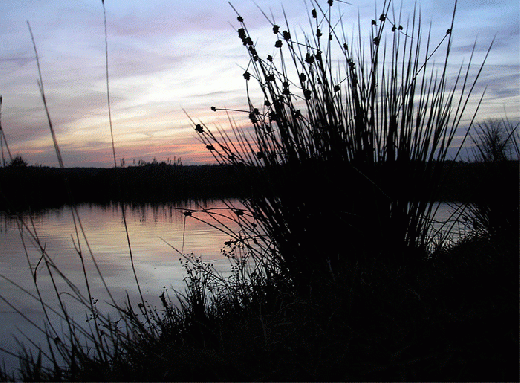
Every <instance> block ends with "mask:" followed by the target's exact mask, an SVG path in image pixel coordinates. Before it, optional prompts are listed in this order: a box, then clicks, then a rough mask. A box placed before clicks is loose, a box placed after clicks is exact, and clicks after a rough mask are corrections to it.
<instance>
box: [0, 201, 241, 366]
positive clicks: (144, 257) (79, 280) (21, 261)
mask: <svg viewBox="0 0 520 383" xmlns="http://www.w3.org/2000/svg"><path fill="white" fill-rule="evenodd" d="M224 207H225V205H224V204H223V203H222V202H217V201H214V202H206V203H200V204H199V203H196V202H194V201H192V202H188V203H184V204H182V205H179V206H175V205H168V206H166V205H162V206H150V205H148V206H133V207H131V206H127V207H126V210H125V211H126V219H127V225H128V233H129V237H130V243H131V248H132V254H133V259H134V265H135V269H136V274H137V277H138V279H139V284H140V286H141V289H142V292H143V296H144V299H145V300H146V301H147V302H148V303H150V304H152V305H155V306H157V307H160V301H159V294H160V293H161V292H162V291H164V290H166V291H167V293H169V295H170V297H171V298H173V296H174V291H173V290H177V291H182V290H183V288H184V282H183V278H184V276H185V272H184V269H183V268H182V266H181V263H180V261H179V257H180V255H179V253H177V252H176V251H175V250H174V249H172V247H171V246H173V247H175V248H176V249H178V250H182V248H183V243H184V253H193V254H194V255H196V256H201V257H202V259H204V260H208V261H212V262H213V263H214V264H215V267H216V268H217V269H218V270H224V271H225V270H226V269H227V267H226V266H227V265H228V261H227V260H226V259H225V257H223V256H222V255H221V253H220V249H221V248H222V246H223V245H224V242H225V241H226V240H228V239H229V237H228V236H227V235H225V234H224V233H222V232H220V231H218V230H217V229H215V228H212V227H210V226H208V225H207V224H204V223H203V222H201V221H200V220H197V219H196V218H200V219H202V220H207V219H209V217H208V215H207V214H205V213H203V212H202V211H200V210H201V209H205V208H209V209H211V210H210V211H212V212H213V213H218V214H222V215H225V214H227V213H226V211H225V210H221V208H224ZM184 208H187V209H192V210H194V211H193V213H192V216H188V217H185V215H184V214H183V212H184V211H185V210H183V209H184ZM78 212H79V216H80V218H81V224H82V226H83V229H84V232H85V233H86V237H87V240H88V243H89V245H90V248H91V249H92V253H93V255H94V257H95V260H96V262H97V264H98V266H99V268H100V270H101V272H102V274H103V278H104V280H105V282H106V284H107V285H108V286H109V288H110V290H111V292H112V294H113V295H114V297H115V299H116V301H117V302H118V303H119V304H122V303H123V301H124V299H125V297H126V293H128V296H129V297H130V299H131V300H132V301H133V302H134V303H137V302H138V295H137V285H136V281H135V278H134V275H133V272H132V267H131V262H130V253H129V249H128V242H127V238H126V232H125V229H124V225H123V221H122V214H121V207H120V206H118V205H111V206H106V207H101V206H89V205H81V206H79V207H78ZM0 214H1V213H0ZM229 214H232V213H229ZM30 218H32V219H30ZM220 219H221V220H222V222H223V223H225V224H226V225H229V224H230V222H231V221H230V220H229V218H227V219H226V218H225V217H224V218H223V217H221V216H220ZM24 220H25V223H26V224H27V225H28V227H29V228H31V230H33V231H35V232H36V233H37V234H38V237H39V238H40V241H41V242H40V243H41V245H42V246H43V247H45V249H46V251H47V253H48V254H49V255H50V257H51V258H52V260H53V261H54V262H55V264H56V265H57V267H58V268H59V270H60V271H62V272H63V273H64V274H65V275H66V276H67V278H69V279H70V280H71V281H72V282H73V283H74V284H75V285H76V286H78V287H79V288H80V289H81V291H82V292H83V293H84V294H86V288H85V278H84V274H83V272H82V267H81V260H80V257H79V255H78V252H77V251H76V250H75V244H76V246H78V247H79V248H81V250H82V252H83V255H84V260H85V268H86V272H87V275H88V279H89V283H90V287H91V292H92V295H93V296H94V297H95V298H98V299H99V303H98V305H99V307H100V308H103V309H104V310H108V311H113V310H112V309H110V308H109V306H107V304H106V303H104V302H108V300H109V297H108V295H107V293H106V291H105V290H104V287H103V283H102V280H101V278H100V277H99V276H98V274H97V272H96V269H95V266H94V264H93V262H92V260H91V256H90V254H89V251H88V248H87V245H86V242H85V239H84V238H82V236H81V234H80V235H79V238H80V240H79V242H78V240H77V238H78V237H77V234H76V231H75V228H74V223H73V217H72V213H71V210H70V208H63V209H56V210H48V211H46V212H43V213H41V214H38V215H34V216H32V217H29V216H26V217H25V219H24ZM0 221H1V226H0V274H2V275H4V276H5V277H7V278H9V279H11V280H13V281H15V282H16V283H17V284H19V285H20V286H21V287H23V288H25V289H27V290H29V291H30V292H32V293H34V292H35V288H34V285H33V279H32V277H33V275H32V274H31V272H30V271H29V267H28V263H27V259H29V261H30V263H31V265H32V267H33V268H34V266H35V265H36V264H37V263H38V261H39V259H40V257H41V253H40V252H39V250H38V248H37V247H36V246H35V244H34V241H33V240H31V239H30V236H29V235H27V233H26V231H27V230H26V229H24V232H25V234H24V236H23V237H24V240H25V243H26V245H27V256H26V253H25V251H24V246H23V242H22V239H21V236H20V232H19V230H18V225H17V221H16V219H10V218H7V217H5V215H0ZM166 242H167V243H166ZM78 243H79V245H78ZM170 245H171V246H170ZM37 279H38V282H39V284H40V286H41V287H42V294H43V295H44V297H45V300H46V301H47V302H48V303H49V304H51V305H53V306H54V307H57V305H58V301H57V299H56V296H55V294H54V293H53V291H52V285H51V279H50V277H49V274H48V272H47V271H46V270H45V268H44V265H43V264H40V266H39V267H38V271H37ZM57 285H58V289H59V290H60V291H62V292H63V291H69V292H70V289H69V288H68V287H67V286H66V283H65V282H64V281H63V280H61V279H59V278H58V279H57ZM0 294H1V295H2V296H3V297H5V298H6V299H8V300H9V301H10V302H11V303H12V304H13V305H14V306H15V307H16V308H18V309H19V310H21V311H22V312H23V313H24V314H25V315H27V316H28V317H29V318H31V319H32V320H35V321H38V322H41V320H42V319H43V311H42V309H41V307H40V306H39V303H38V302H37V301H35V300H34V299H32V298H30V297H29V296H27V295H26V294H24V293H23V292H21V291H20V290H19V289H18V288H17V287H15V286H13V285H12V284H10V283H9V282H7V281H5V280H3V279H0ZM62 297H65V301H66V303H67V307H68V309H69V310H70V311H71V313H72V314H74V315H76V317H78V318H81V320H80V322H81V323H84V319H85V308H84V307H83V306H81V305H80V304H78V303H77V302H74V300H72V299H67V297H68V296H66V294H64V295H62ZM0 326H1V327H0V336H1V337H2V338H3V339H6V340H5V341H4V342H3V346H4V347H8V348H12V347H13V346H14V345H15V343H14V341H12V339H11V334H12V333H14V332H16V331H17V328H20V329H22V330H23V331H24V332H27V333H30V334H31V335H32V337H36V338H35V339H38V337H37V333H35V331H34V329H31V328H30V326H29V325H28V324H27V323H26V322H25V321H24V320H21V321H20V317H19V316H18V314H16V313H15V310H14V309H13V308H11V307H9V306H8V305H7V304H6V303H5V302H0ZM7 339H9V340H7ZM8 364H9V363H8Z"/></svg>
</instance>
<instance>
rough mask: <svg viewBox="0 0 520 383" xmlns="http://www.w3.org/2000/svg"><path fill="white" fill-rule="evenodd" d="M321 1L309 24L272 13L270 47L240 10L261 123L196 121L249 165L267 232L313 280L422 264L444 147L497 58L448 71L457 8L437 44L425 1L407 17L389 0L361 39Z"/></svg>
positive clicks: (287, 268) (295, 269) (290, 275)
mask: <svg viewBox="0 0 520 383" xmlns="http://www.w3.org/2000/svg"><path fill="white" fill-rule="evenodd" d="M311 4H312V6H313V9H312V11H311V12H310V14H309V26H310V32H309V33H307V34H306V33H304V34H303V35H302V36H301V37H300V38H297V32H296V31H295V30H293V29H292V28H291V26H290V25H288V24H287V22H286V24H285V25H284V26H280V25H278V24H276V22H275V20H271V19H270V18H269V17H268V16H267V15H265V14H264V16H265V18H266V20H267V22H269V23H271V25H272V30H273V38H272V40H273V49H274V50H273V52H272V54H268V55H267V56H262V55H261V53H260V52H258V50H257V47H256V45H255V43H254V42H253V41H255V37H254V36H251V35H250V33H249V31H248V29H247V26H246V24H245V21H244V20H243V18H242V17H241V16H240V15H238V13H237V20H238V22H239V24H240V28H238V30H237V32H238V36H239V38H240V39H241V41H242V44H243V45H244V46H245V48H246V49H247V52H248V54H249V58H250V60H249V63H248V65H247V68H246V70H245V72H244V79H245V81H246V90H247V100H248V106H249V110H248V111H247V113H248V117H249V124H248V125H247V127H244V128H240V127H238V126H237V125H236V124H233V123H232V122H231V121H232V120H231V119H230V122H231V124H232V133H229V132H227V131H224V130H222V129H217V132H216V133H213V132H212V131H211V129H209V128H208V127H207V126H205V125H204V124H202V123H195V122H194V127H195V129H196V131H197V132H198V134H199V137H200V139H201V141H202V142H203V143H204V144H205V145H206V147H207V148H208V149H209V150H210V151H211V153H212V154H213V155H214V157H215V158H216V160H217V161H218V162H220V163H223V164H233V165H235V166H236V167H237V168H246V169H248V170H247V172H246V173H247V174H249V176H250V179H249V181H250V182H253V185H254V186H253V187H252V196H251V197H250V198H247V199H244V201H243V203H244V204H245V206H246V207H247V210H248V211H249V212H250V214H251V215H252V216H254V217H255V219H256V221H257V222H258V224H259V226H260V227H261V230H258V233H259V235H258V237H261V235H260V232H261V233H262V234H264V237H265V238H266V247H269V248H273V249H274V251H273V254H272V256H271V261H270V262H271V264H276V268H277V272H278V273H280V274H281V275H283V276H284V278H286V279H287V280H290V281H292V282H293V283H294V285H295V286H296V287H297V288H301V289H308V286H309V283H311V284H312V281H313V280H315V279H317V280H320V279H321V278H322V276H328V277H329V278H333V276H334V275H335V274H337V273H340V272H341V270H343V269H344V268H345V267H350V266H347V265H349V263H351V262H356V261H357V262H364V261H365V260H368V259H378V260H381V261H383V262H385V263H392V264H394V265H400V266H403V267H414V265H416V264H417V263H418V262H421V261H422V260H424V259H426V258H427V257H428V256H429V251H430V250H431V243H430V240H431V237H430V233H431V224H432V214H433V212H434V205H433V203H432V202H434V201H436V198H437V197H438V191H439V185H440V183H441V181H442V174H441V170H442V165H443V161H444V160H445V159H446V156H447V153H448V148H449V147H450V145H451V144H452V141H453V138H454V136H455V133H456V131H457V129H458V128H459V124H460V121H461V119H462V118H464V117H467V118H468V120H469V121H470V125H471V123H472V122H473V118H474V116H475V115H474V113H475V111H473V112H472V113H473V114H472V113H470V114H469V117H468V116H466V107H467V105H468V101H469V100H470V98H471V96H472V93H473V88H474V85H475V83H476V81H477V79H478V76H479V74H480V71H481V70H482V65H483V64H484V62H485V58H484V60H483V62H482V65H481V66H480V67H478V68H477V70H476V71H475V73H473V72H472V71H471V70H470V69H471V66H470V65H468V66H467V67H462V66H461V68H460V69H459V71H458V73H455V74H454V75H453V74H452V73H450V72H449V68H450V64H451V63H450V61H449V56H450V51H451V45H452V31H453V30H454V21H453V20H451V23H450V24H448V25H447V28H446V32H445V35H444V36H443V37H442V38H441V39H440V41H439V42H438V44H434V43H433V42H432V41H431V37H430V35H427V36H426V38H425V37H424V36H423V33H422V27H421V17H420V15H419V13H418V12H414V14H413V16H412V17H411V19H410V20H409V21H407V23H406V24H405V26H403V25H402V24H403V23H404V21H403V19H402V16H401V14H399V13H397V14H396V13H395V12H393V8H392V7H391V2H389V1H385V2H384V4H383V7H382V10H381V12H380V13H379V16H378V18H377V19H375V20H372V23H371V25H367V26H366V27H367V28H369V31H368V34H367V35H366V36H363V34H362V29H364V26H361V25H360V26H359V32H358V36H356V37H351V38H350V39H349V37H347V34H346V32H345V29H344V25H343V19H342V18H341V17H340V18H339V19H337V20H336V19H334V18H333V15H334V14H336V12H335V11H334V10H333V8H334V6H336V4H333V2H329V3H328V7H326V8H322V6H321V5H320V3H319V2H315V1H313V2H312V3H311ZM454 17H455V9H454V13H453V18H454ZM441 52H442V54H441ZM488 52H489V51H488ZM438 56H440V59H439V57H438ZM486 57H487V56H486ZM439 61H440V64H439ZM253 83H254V84H253ZM254 85H256V88H254ZM254 90H256V93H255V92H254ZM212 109H214V110H215V111H218V110H219V108H216V107H214V108H212ZM477 109H478V106H477ZM228 113H229V111H228ZM324 201H331V202H330V205H329V204H326V205H324ZM315 275H316V277H315Z"/></svg>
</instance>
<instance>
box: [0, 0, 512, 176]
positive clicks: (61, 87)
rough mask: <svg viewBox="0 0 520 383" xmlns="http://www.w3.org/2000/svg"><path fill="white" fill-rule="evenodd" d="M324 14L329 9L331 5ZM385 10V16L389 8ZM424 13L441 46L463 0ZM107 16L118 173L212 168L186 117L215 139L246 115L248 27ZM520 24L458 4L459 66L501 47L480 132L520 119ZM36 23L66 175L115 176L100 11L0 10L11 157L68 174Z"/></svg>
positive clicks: (487, 4)
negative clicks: (82, 170)
mask: <svg viewBox="0 0 520 383" xmlns="http://www.w3.org/2000/svg"><path fill="white" fill-rule="evenodd" d="M307 2H308V3H309V0H308V1H307ZM232 3H233V5H234V6H235V7H236V8H237V10H238V11H239V12H240V14H241V15H242V16H243V18H244V20H245V22H246V24H247V25H248V28H249V30H250V33H251V35H252V36H253V37H255V38H257V39H258V42H259V43H260V44H263V45H262V47H263V48H262V49H261V50H260V54H261V55H262V56H264V57H265V56H266V55H267V54H270V53H273V52H274V51H275V49H276V48H274V46H273V43H274V40H273V38H274V36H273V35H272V32H271V31H270V25H269V23H268V22H267V21H266V20H265V19H264V17H263V16H262V14H261V12H260V11H259V10H258V8H257V6H256V5H255V3H254V2H253V1H250V0H235V1H232ZM320 3H323V6H324V7H326V3H327V2H326V1H325V0H322V1H320ZM350 3H351V5H348V4H346V3H344V2H340V3H339V4H338V2H335V5H334V6H335V7H337V9H338V12H341V13H342V14H343V18H344V23H345V24H347V25H349V26H348V28H350V25H352V26H357V17H358V13H359V15H360V19H361V23H362V26H365V25H366V26H367V28H365V29H366V30H368V29H369V28H370V20H371V19H372V18H374V2H370V1H368V2H367V1H365V0H350ZM377 3H378V6H379V7H381V4H382V1H377ZM417 3H418V4H419V5H420V7H421V11H422V17H423V24H424V26H425V30H427V29H428V25H429V23H430V22H432V39H433V41H435V42H437V41H440V39H441V38H442V36H443V35H444V32H445V31H446V29H447V28H449V26H450V19H451V13H452V10H453V4H454V0H423V1H420V0H419V1H417ZM256 4H257V5H258V6H259V7H260V8H261V9H263V10H264V11H265V12H266V13H268V14H271V12H272V14H273V15H274V17H275V18H276V21H277V22H278V23H280V24H281V23H282V22H283V9H285V12H286V15H287V18H288V19H289V24H290V25H292V26H297V25H301V26H302V28H303V29H304V30H305V29H308V28H306V26H307V25H308V21H307V16H306V15H307V10H306V6H305V2H304V0H283V1H280V0H256ZM399 4H400V1H397V2H396V7H398V6H399ZM282 5H283V9H282ZM413 5H414V1H413V0H403V14H410V15H411V13H412V10H413ZM105 6H106V11H107V23H108V26H107V28H108V50H109V56H108V57H109V72H110V89H111V100H112V104H111V105H112V116H113V128H114V138H115V143H116V151H117V157H118V162H119V159H121V158H124V159H125V160H126V163H127V164H131V163H132V161H133V160H134V159H135V160H139V159H143V160H145V161H151V160H152V159H153V158H154V157H155V158H157V160H159V161H165V160H167V159H168V158H170V159H173V158H174V156H175V157H177V158H179V157H181V158H182V161H183V163H185V164H196V163H205V162H208V161H210V157H209V156H208V153H207V152H206V149H205V148H204V146H203V145H202V144H201V143H199V141H197V139H196V133H195V131H194V130H193V128H192V127H191V125H190V122H189V120H188V119H187V117H186V115H185V114H184V112H183V109H184V110H186V112H187V113H189V115H190V116H191V117H193V118H194V119H196V120H199V119H200V120H202V121H204V122H205V123H207V124H208V125H209V126H210V127H211V126H212V125H215V124H220V125H221V126H224V127H225V121H224V118H225V115H223V113H214V112H212V111H211V110H210V107H211V106H217V107H227V108H231V109H244V108H246V107H247V102H246V101H247V100H246V98H245V81H244V79H243V77H242V73H243V72H244V70H243V68H244V67H245V66H246V65H247V62H248V57H247V54H246V51H245V49H244V47H243V46H242V44H241V42H240V39H239V38H238V36H237V34H236V32H235V29H236V28H238V27H239V24H238V22H237V20H236V15H235V13H234V11H233V9H232V8H231V7H230V6H229V5H228V3H227V1H224V0H199V1H178V0H106V1H105ZM519 13H520V9H519V2H518V0H496V1H492V0H459V1H458V9H457V16H456V23H455V30H454V32H453V38H454V46H453V51H452V54H453V55H452V61H451V62H452V64H455V66H456V67H457V68H458V66H459V65H460V64H461V63H462V62H463V60H465V61H464V62H466V63H467V62H468V60H469V54H470V51H471V47H472V45H473V43H474V42H475V41H476V43H477V50H476V55H475V58H474V62H475V64H476V65H477V64H479V63H480V61H481V60H482V58H483V56H484V54H485V51H486V50H487V48H488V46H489V44H490V43H491V41H492V40H493V37H495V36H496V41H495V44H494V46H493V49H492V51H491V54H490V57H489V59H488V62H487V65H486V67H485V68H484V71H483V73H482V75H481V76H482V77H481V80H480V82H479V86H478V87H477V88H476V91H477V93H476V95H477V96H478V95H480V93H479V92H482V90H483V89H484V87H486V86H487V91H486V96H485V98H484V101H483V105H482V107H481V109H480V112H479V117H478V120H479V121H482V120H484V119H487V118H490V117H495V118H503V117H508V118H509V119H510V120H513V121H517V120H518V119H519V117H520V116H519V115H520V112H519V107H520V95H519V79H520V54H519V44H520V36H519V25H520V22H519ZM26 21H29V22H30V24H31V27H32V30H33V33H34V37H35V41H36V44H37V49H38V53H39V55H40V60H41V69H42V75H43V82H44V87H45V92H46V96H47V101H48V106H49V111H50V114H51V119H52V122H53V124H54V127H55V129H56V134H57V139H58V142H59V144H60V147H61V151H62V154H63V157H64V161H65V166H67V167H72V166H101V167H108V166H111V165H113V160H112V158H111V146H110V128H109V123H108V112H107V94H106V83H105V37H104V27H103V6H102V3H101V0H2V1H1V2H0V95H2V96H3V107H2V120H1V122H2V128H3V130H4V132H5V135H6V137H7V140H8V143H9V146H10V149H11V152H12V153H13V155H15V154H21V155H22V156H23V157H24V158H25V159H26V160H27V161H28V162H29V163H31V164H42V165H48V166H57V160H56V155H55V154H54V149H53V143H52V139H51V135H50V132H49V127H48V124H47V120H46V115H45V111H44V109H43V105H42V101H41V96H40V93H39V89H38V86H37V82H36V80H37V68H36V61H35V58H34V51H33V48H32V43H31V38H30V34H29V31H28V28H27V24H26ZM349 23H350V24H349ZM348 28H347V32H349V30H348ZM440 57H441V56H440ZM440 60H441V58H439V61H440ZM476 98H477V97H476ZM236 117H237V119H239V118H240V116H239V115H237V116H236ZM239 123H240V122H239Z"/></svg>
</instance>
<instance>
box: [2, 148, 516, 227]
mask: <svg viewBox="0 0 520 383" xmlns="http://www.w3.org/2000/svg"><path fill="white" fill-rule="evenodd" d="M444 166H445V167H446V168H447V169H446V170H447V171H446V172H443V173H445V177H444V179H443V182H442V187H441V190H440V193H439V195H438V200H439V201H446V202H448V201H452V202H479V203H484V202H485V201H489V202H490V203H492V204H503V203H509V202H510V201H517V200H518V161H503V162H501V163H500V164H499V165H497V164H496V163H495V164H490V163H486V162H450V161H447V162H445V163H444ZM244 170H245V169H244V168H241V167H240V166H222V165H181V166H180V165H168V164H166V163H164V162H161V163H149V164H144V165H141V166H135V167H128V168H116V169H114V168H110V169H105V168H69V169H58V168H50V167H37V166H29V165H27V163H26V162H25V161H24V160H23V159H21V158H20V160H13V161H12V163H11V164H10V165H9V166H7V167H5V168H0V208H1V209H3V210H7V209H10V210H13V209H15V210H16V209H24V208H27V207H29V206H30V207H31V209H36V208H45V207H55V206H61V205H67V204H74V203H85V202H86V203H100V204H104V203H109V202H114V201H126V202H132V203H154V202H173V201H178V200H185V199H199V198H200V199H204V198H233V197H241V196H246V195H248V194H251V193H252V192H255V191H256V192H261V190H259V189H260V188H261V187H262V185H255V184H254V180H251V178H250V177H243V174H244V173H243V172H244ZM282 174H283V172H282ZM309 181H310V180H309ZM343 181H344V178H341V177H339V178H338V182H343ZM395 182H398V181H397V180H396V181H395ZM314 186H315V187H319V185H314ZM337 186H338V188H340V187H341V185H339V184H338V185H337ZM309 187H313V186H312V185H309ZM401 189H403V190H405V189H406V185H402V188H401ZM517 205H518V204H516V208H517ZM513 206H515V205H513ZM517 210H518V209H517ZM513 214H515V212H514V211H512V212H511V216H514V215H513ZM516 217H517V216H516Z"/></svg>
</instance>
